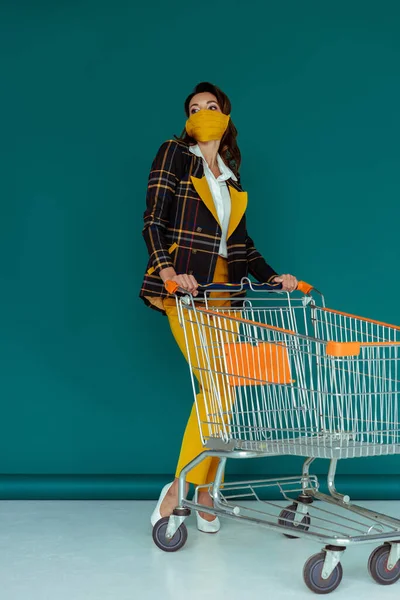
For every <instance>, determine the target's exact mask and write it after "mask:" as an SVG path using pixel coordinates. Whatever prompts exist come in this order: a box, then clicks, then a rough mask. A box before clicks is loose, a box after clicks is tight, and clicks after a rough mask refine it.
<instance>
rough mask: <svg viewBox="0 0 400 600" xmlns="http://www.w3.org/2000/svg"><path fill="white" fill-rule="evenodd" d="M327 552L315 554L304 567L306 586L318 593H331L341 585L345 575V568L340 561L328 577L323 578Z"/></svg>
mask: <svg viewBox="0 0 400 600" xmlns="http://www.w3.org/2000/svg"><path fill="white" fill-rule="evenodd" d="M324 562H325V552H320V553H319V554H314V556H311V558H309V559H308V561H307V562H306V564H305V565H304V569H303V577H304V582H305V584H306V586H307V587H308V588H309V589H310V590H311V591H312V592H315V593H316V594H329V593H330V592H333V591H334V590H336V588H337V587H339V584H340V582H341V581H342V577H343V568H342V565H341V564H340V563H339V564H338V565H336V567H335V568H334V569H333V571H332V573H331V574H330V576H329V577H328V579H323V578H322V569H323V568H324Z"/></svg>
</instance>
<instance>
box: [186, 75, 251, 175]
mask: <svg viewBox="0 0 400 600" xmlns="http://www.w3.org/2000/svg"><path fill="white" fill-rule="evenodd" d="M202 92H209V93H210V94H213V95H214V96H215V97H216V98H217V100H218V104H219V107H220V109H221V111H222V112H223V113H224V114H225V115H229V114H230V113H231V102H230V100H229V98H228V96H227V95H226V94H225V93H224V92H223V91H222V90H220V88H219V87H217V86H216V85H213V84H212V83H209V82H208V81H202V82H201V83H198V84H197V85H196V87H195V88H194V90H193V92H192V93H191V94H189V96H188V97H187V98H186V100H185V113H186V116H187V117H189V104H190V101H191V99H192V98H193V96H195V95H196V94H201V93H202ZM237 134H238V132H237V129H236V127H235V126H234V124H233V123H232V119H229V124H228V127H227V130H226V131H225V133H224V135H223V136H222V139H221V143H220V147H219V153H220V155H221V158H222V160H223V161H224V163H225V164H226V165H227V166H228V167H229V168H230V169H232V171H233V172H234V173H235V174H236V175H239V169H240V163H241V160H242V157H241V154H240V150H239V146H238V145H237V142H236V137H237ZM175 137H176V139H178V140H181V141H182V142H185V143H186V144H189V145H190V144H196V143H197V142H196V140H195V139H194V138H192V137H191V136H190V135H189V134H188V133H187V131H186V129H184V130H183V131H182V133H181V135H180V137H178V136H175Z"/></svg>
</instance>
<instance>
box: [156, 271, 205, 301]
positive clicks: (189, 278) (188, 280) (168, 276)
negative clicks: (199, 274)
mask: <svg viewBox="0 0 400 600" xmlns="http://www.w3.org/2000/svg"><path fill="white" fill-rule="evenodd" d="M160 277H161V279H162V280H163V282H164V283H165V282H166V281H175V283H177V284H178V285H179V287H180V288H182V289H183V290H186V291H187V292H189V294H192V296H197V294H198V291H197V288H198V287H199V284H198V283H197V281H196V280H195V278H194V277H193V275H177V274H176V272H175V269H173V268H171V267H168V268H166V269H162V270H161V271H160Z"/></svg>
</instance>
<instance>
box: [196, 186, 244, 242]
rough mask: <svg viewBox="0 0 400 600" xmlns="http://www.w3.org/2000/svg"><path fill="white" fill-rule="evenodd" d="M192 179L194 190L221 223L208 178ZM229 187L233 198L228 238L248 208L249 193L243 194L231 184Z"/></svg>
mask: <svg viewBox="0 0 400 600" xmlns="http://www.w3.org/2000/svg"><path fill="white" fill-rule="evenodd" d="M190 179H191V180H192V183H193V185H194V189H195V190H196V192H197V193H198V195H199V196H200V198H201V199H202V200H203V202H204V204H205V205H206V206H207V208H208V210H209V211H210V212H211V214H212V216H213V217H214V219H215V220H216V221H217V222H218V223H219V220H218V215H217V211H216V208H215V204H214V199H213V197H212V194H211V191H210V188H209V186H208V183H207V179H206V177H205V176H203V177H201V178H199V177H194V176H193V175H191V176H190ZM228 187H229V193H230V196H231V217H230V219H229V226H228V235H227V238H229V237H230V236H231V235H232V233H233V232H234V231H235V229H236V227H237V226H238V225H239V223H240V221H241V219H242V217H243V215H244V213H245V211H246V208H247V192H241V191H239V190H237V189H236V188H234V187H233V186H232V185H229V184H228Z"/></svg>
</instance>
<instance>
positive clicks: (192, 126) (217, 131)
mask: <svg viewBox="0 0 400 600" xmlns="http://www.w3.org/2000/svg"><path fill="white" fill-rule="evenodd" d="M229 119H230V115H225V114H224V113H221V112H219V111H217V110H209V109H208V108H203V109H202V110H199V111H197V112H196V113H193V114H192V115H190V117H189V118H188V120H187V121H186V131H187V133H188V134H189V135H190V137H192V138H194V139H195V140H197V141H198V142H210V141H211V140H220V139H221V138H222V136H223V135H224V133H225V131H226V128H227V127H228V123H229Z"/></svg>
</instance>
